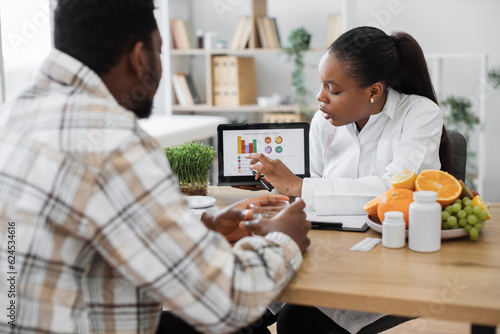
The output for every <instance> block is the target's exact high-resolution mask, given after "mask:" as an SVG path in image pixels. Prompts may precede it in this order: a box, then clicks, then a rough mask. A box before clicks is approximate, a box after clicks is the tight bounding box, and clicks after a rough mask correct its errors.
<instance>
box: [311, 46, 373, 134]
mask: <svg viewBox="0 0 500 334" xmlns="http://www.w3.org/2000/svg"><path fill="white" fill-rule="evenodd" d="M318 70H319V77H320V80H321V88H320V90H319V93H318V95H317V99H318V101H319V102H320V110H321V111H322V112H323V117H324V118H325V119H327V120H329V121H330V123H331V124H332V125H335V126H342V125H346V124H350V123H352V122H357V124H358V127H359V128H362V127H363V126H364V125H365V124H366V122H367V121H368V118H369V117H370V113H373V108H372V105H371V103H370V90H371V87H364V88H360V87H359V85H358V83H357V82H355V81H354V79H352V78H351V77H349V76H348V75H347V74H346V71H345V66H344V64H343V63H342V62H341V61H339V60H338V59H337V57H336V56H335V55H334V54H328V53H325V54H324V55H323V58H321V61H320V63H319V66H318Z"/></svg>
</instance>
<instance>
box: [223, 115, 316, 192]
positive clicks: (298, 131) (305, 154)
mask: <svg viewBox="0 0 500 334" xmlns="http://www.w3.org/2000/svg"><path fill="white" fill-rule="evenodd" d="M217 130H218V156H219V185H248V184H258V181H255V179H254V176H253V175H252V172H251V170H250V168H249V165H250V160H249V159H245V156H246V155H247V154H249V153H262V154H264V155H265V156H266V157H268V158H270V159H280V160H281V161H282V162H283V163H284V164H285V165H286V166H287V167H288V168H289V169H290V170H291V171H292V172H293V173H294V174H295V175H297V176H299V177H308V176H309V124H307V123H254V124H243V125H234V124H221V125H219V127H218V129H217Z"/></svg>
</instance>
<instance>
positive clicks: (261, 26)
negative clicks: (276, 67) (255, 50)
mask: <svg viewBox="0 0 500 334" xmlns="http://www.w3.org/2000/svg"><path fill="white" fill-rule="evenodd" d="M255 20H256V22H252V19H251V18H250V17H248V16H245V17H241V18H240V19H239V20H238V24H237V25H236V29H235V30H234V34H233V38H232V39H231V44H230V45H229V48H230V49H233V50H237V49H244V48H246V47H247V46H248V44H249V42H250V36H251V34H252V24H255V26H256V28H257V37H258V39H259V44H260V47H262V48H280V45H281V43H280V37H279V33H278V26H277V24H276V19H275V18H271V17H267V16H259V17H257V18H256V19H255Z"/></svg>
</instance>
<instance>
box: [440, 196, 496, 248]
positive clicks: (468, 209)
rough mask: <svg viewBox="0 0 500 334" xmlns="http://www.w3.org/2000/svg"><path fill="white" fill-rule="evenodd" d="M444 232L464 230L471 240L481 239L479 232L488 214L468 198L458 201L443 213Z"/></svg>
mask: <svg viewBox="0 0 500 334" xmlns="http://www.w3.org/2000/svg"><path fill="white" fill-rule="evenodd" d="M441 218H442V226H441V229H443V230H454V229H459V228H463V229H464V230H466V231H467V232H468V233H469V237H470V238H471V240H473V241H476V240H477V239H479V231H480V230H481V228H482V226H483V220H486V219H487V218H488V213H487V212H486V211H484V210H483V208H482V207H481V206H480V205H474V202H472V200H471V199H470V198H468V197H464V198H462V199H457V200H456V201H455V203H453V204H451V205H447V206H446V207H445V208H444V209H443V212H441Z"/></svg>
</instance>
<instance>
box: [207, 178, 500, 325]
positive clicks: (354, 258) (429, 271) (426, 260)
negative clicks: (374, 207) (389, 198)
mask: <svg viewBox="0 0 500 334" xmlns="http://www.w3.org/2000/svg"><path fill="white" fill-rule="evenodd" d="M209 188H210V189H209V195H210V196H213V197H215V198H216V199H217V204H218V206H219V207H225V206H227V205H229V204H231V203H234V202H236V201H238V200H240V199H243V198H248V197H254V196H257V195H260V194H264V193H267V191H259V192H249V191H244V190H240V189H233V188H228V187H209ZM490 210H491V213H492V216H493V218H492V219H490V220H488V221H487V222H486V224H485V227H484V229H483V231H481V233H480V238H479V240H478V241H477V242H472V241H470V240H469V239H468V237H462V238H458V239H451V240H443V242H442V244H441V250H440V251H438V252H435V253H417V252H413V251H411V250H410V249H409V248H408V244H407V245H406V246H405V247H404V248H401V249H389V248H385V247H383V246H382V244H379V245H377V246H376V247H375V248H373V249H372V250H370V251H368V252H357V251H351V250H350V248H351V247H352V246H353V245H354V244H356V243H357V242H358V241H360V240H363V239H364V238H366V237H376V238H380V237H381V235H380V234H378V233H377V232H375V231H373V230H369V231H367V232H366V233H358V232H339V231H317V230H315V231H311V232H310V233H309V236H310V238H311V241H312V242H311V246H310V247H309V248H308V250H307V252H306V253H305V254H304V261H303V263H302V267H301V269H300V270H299V272H298V274H297V276H296V277H295V278H294V280H293V281H292V282H291V283H290V285H289V286H288V287H287V288H286V289H285V291H284V292H283V294H282V296H281V297H280V299H281V300H283V301H287V302H290V303H294V304H302V305H311V306H312V305H314V306H326V307H332V308H342V309H352V310H358V311H368V312H379V313H391V314H398V315H405V316H414V317H417V316H418V317H425V318H438V319H444V320H454V321H461V322H471V323H476V324H484V325H498V324H500V203H491V204H490Z"/></svg>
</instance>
